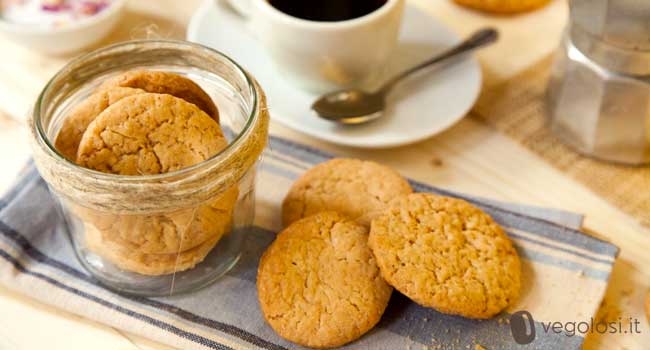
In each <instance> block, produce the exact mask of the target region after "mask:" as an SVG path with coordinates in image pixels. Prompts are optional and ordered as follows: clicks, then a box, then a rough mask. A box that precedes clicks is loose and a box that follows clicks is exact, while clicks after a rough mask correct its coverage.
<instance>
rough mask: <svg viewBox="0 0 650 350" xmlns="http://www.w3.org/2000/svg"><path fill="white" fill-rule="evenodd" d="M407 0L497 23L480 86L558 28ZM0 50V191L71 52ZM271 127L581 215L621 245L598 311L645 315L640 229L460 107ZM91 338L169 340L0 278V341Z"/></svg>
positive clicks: (174, 30) (130, 29)
mask: <svg viewBox="0 0 650 350" xmlns="http://www.w3.org/2000/svg"><path fill="white" fill-rule="evenodd" d="M413 2H414V3H415V4H416V5H417V6H420V7H422V8H424V9H426V10H427V11H430V13H431V14H432V15H433V16H436V17H438V18H440V19H441V20H442V21H444V22H446V23H447V24H448V25H449V26H450V27H452V28H453V29H454V30H456V31H457V32H458V33H460V34H467V33H469V32H471V31H473V30H475V29H477V28H478V27H481V26H484V25H487V24H489V25H493V26H495V27H497V28H499V29H500V30H501V32H502V40H501V41H500V42H499V43H498V44H497V45H495V46H493V47H491V48H488V49H486V50H484V51H482V52H481V53H480V54H479V56H480V59H481V63H482V66H483V70H484V75H485V83H484V85H485V88H490V86H494V85H495V84H498V83H499V82H502V81H504V80H507V79H508V78H510V77H512V76H513V75H515V74H517V73H518V72H520V71H521V70H523V69H525V68H527V67H529V66H531V65H532V64H533V63H535V62H536V61H538V60H539V59H542V58H544V57H546V56H547V55H548V54H550V53H551V52H552V51H553V50H554V48H555V47H556V46H557V43H558V41H559V38H560V36H561V35H562V29H563V27H564V24H565V22H566V18H567V12H568V11H567V6H566V3H565V2H564V1H562V0H555V1H553V2H552V3H551V4H550V5H549V6H547V7H545V8H544V9H542V10H539V11H537V12H535V13H532V14H529V15H523V16H516V17H492V16H484V15H480V14H477V13H474V12H471V11H467V10H465V9H461V8H459V7H457V6H455V5H454V4H452V3H451V2H450V1H449V0H414V1H413ZM199 3H200V0H183V1H173V0H138V1H135V0H132V1H131V2H130V3H129V4H128V11H127V12H126V14H125V15H124V18H123V19H122V23H121V25H119V27H118V29H117V30H116V31H115V32H114V33H113V34H111V36H110V38H109V39H107V40H106V41H105V42H104V44H106V43H110V42H113V41H118V40H125V39H129V38H143V37H165V38H182V37H184V28H185V26H186V24H187V23H188V21H189V19H190V17H191V15H192V13H193V11H194V10H195V9H196V7H197V6H198V5H199ZM215 25H218V23H216V24H215ZM0 52H2V59H1V64H0V140H1V141H0V142H2V147H0V159H2V160H3V166H2V170H1V171H0V191H4V190H6V189H7V188H8V186H10V185H11V183H12V181H13V179H14V177H15V175H16V173H17V171H18V170H19V169H20V168H21V166H22V165H23V164H24V162H25V161H26V160H27V159H28V157H29V153H30V151H29V147H28V144H27V139H26V130H25V128H24V125H23V123H22V121H21V120H23V114H24V113H25V112H26V111H27V109H28V106H29V105H30V104H31V103H32V102H33V101H34V99H35V96H36V94H37V93H38V92H39V91H40V89H41V88H42V87H43V85H44V84H45V82H46V81H47V79H48V78H49V77H50V76H51V75H52V74H54V73H55V72H56V71H57V70H58V69H59V68H60V67H61V66H62V65H63V64H64V63H65V62H66V61H68V60H69V59H70V57H58V58H53V57H47V56H43V55H40V54H38V53H34V52H30V51H29V50H27V49H24V48H22V47H20V46H17V45H15V44H13V43H11V42H9V41H8V40H6V38H3V37H0ZM271 132H272V133H273V134H276V135H282V136H284V137H288V138H291V139H294V140H297V141H299V142H303V143H307V144H312V145H315V146H317V147H321V148H323V149H327V150H330V151H333V152H336V153H338V154H341V155H347V156H353V157H360V158H366V159H373V160H376V161H379V162H382V163H385V164H388V165H390V166H393V167H395V168H396V169H398V170H399V171H400V172H401V173H402V174H404V175H406V176H409V177H412V178H414V179H417V180H420V181H423V182H427V183H430V184H434V185H435V186H439V187H443V188H449V189H453V190H456V191H462V192H466V193H471V194H475V195H480V196H485V197H491V198H495V199H501V200H507V201H513V202H521V203H528V204H533V205H540V206H548V207H556V208H562V209H566V210H571V211H576V212H581V213H584V214H586V221H585V226H586V228H587V229H588V230H589V231H590V232H594V233H595V234H596V235H598V236H600V237H604V238H605V239H608V240H610V241H612V242H614V243H616V244H617V245H618V246H619V247H620V248H621V255H620V258H619V260H618V262H617V264H616V265H615V268H614V273H613V275H612V280H611V284H610V287H609V290H608V293H607V297H606V304H607V306H606V309H605V310H606V311H607V312H609V313H611V314H613V315H614V316H615V318H616V317H618V316H620V317H623V318H627V317H634V318H637V319H640V320H642V319H644V318H645V317H644V316H643V307H642V302H643V296H644V294H645V292H646V291H647V290H648V288H649V286H650V254H648V253H647V251H648V250H649V249H650V230H648V229H647V228H644V227H641V226H640V225H639V224H638V223H637V222H636V221H635V220H634V219H633V218H632V217H630V216H628V215H626V214H625V213H623V212H621V211H620V210H618V209H617V208H615V207H613V206H611V205H610V204H608V203H607V202H605V201H604V200H603V199H601V198H599V197H598V196H596V195H595V194H593V193H592V192H590V191H589V190H588V189H587V188H586V187H584V186H583V185H581V184H579V183H577V182H575V181H573V180H572V179H570V178H569V177H568V176H566V175H564V174H563V173H561V172H559V171H558V170H556V169H554V168H552V167H551V166H549V165H548V164H547V163H545V162H544V161H543V160H541V159H539V158H537V157H536V156H535V155H533V154H532V153H531V152H529V151H528V150H526V149H524V148H522V147H521V146H519V145H518V144H516V143H515V142H513V141H512V140H510V139H508V138H507V137H505V136H503V135H501V134H499V133H497V132H495V131H494V130H492V129H491V128H490V127H489V126H488V125H485V124H484V123H481V122H479V121H478V120H477V119H475V118H471V117H468V118H465V119H463V120H462V121H461V122H459V123H458V124H457V125H455V126H454V127H452V128H451V129H449V130H447V131H445V132H444V133H442V134H440V135H438V136H436V137H434V138H432V139H429V140H427V141H424V142H421V143H418V144H415V145H412V146H408V147H401V148H396V149H391V150H380V151H367V150H366V151H363V150H355V149H352V148H345V147H338V146H334V145H331V144H326V143H323V142H320V141H317V140H314V139H312V138H309V137H306V136H303V135H301V134H299V133H296V132H293V131H291V130H288V129H286V128H284V127H282V126H281V125H279V124H277V123H272V125H271ZM594 176H597V174H594ZM642 190H648V189H642ZM611 314H610V316H611ZM616 315H618V316H616ZM578 321H579V320H578ZM643 324H644V326H643V327H642V328H643V333H642V334H640V335H634V336H630V335H625V334H607V335H602V336H592V335H590V336H588V337H587V341H586V343H585V347H584V348H585V349H604V350H617V349H631V350H635V349H639V350H641V349H648V346H649V345H648V344H650V329H649V328H648V325H647V323H646V322H645V321H643ZM91 348H92V349H93V350H102V349H111V350H128V349H168V348H169V347H167V346H164V345H160V344H156V343H153V342H151V341H148V340H146V339H142V338H139V337H137V336H134V335H130V334H127V333H124V332H121V331H118V330H115V329H112V328H109V327H106V326H103V325H100V324H97V323H95V322H92V321H88V320H85V319H82V318H79V317H77V316H75V315H72V314H69V313H67V312H64V311H61V310H58V309H56V308H54V307H51V306H46V305H43V304H40V303H38V302H35V301H32V300H30V299H28V298H25V297H23V296H21V295H18V294H16V293H14V292H12V291H10V290H9V289H7V288H6V287H2V286H0V350H9V349H11V350H22V349H30V350H31V349H48V350H52V349H65V350H76V349H79V350H81V349H83V350H87V349H91Z"/></svg>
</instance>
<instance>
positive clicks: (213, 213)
mask: <svg viewBox="0 0 650 350" xmlns="http://www.w3.org/2000/svg"><path fill="white" fill-rule="evenodd" d="M238 195H239V191H238V189H237V187H236V186H233V187H232V188H230V189H229V190H227V191H226V192H225V193H224V194H222V195H221V196H219V198H217V199H215V200H212V201H210V202H208V203H206V204H203V205H200V206H198V207H196V208H188V209H182V210H178V211H176V212H173V213H166V214H161V215H119V214H110V213H105V214H104V213H100V212H97V211H94V210H89V209H85V208H80V207H78V206H77V207H75V209H74V211H75V212H76V213H77V215H79V216H80V217H82V218H83V220H84V221H86V222H89V223H91V224H92V225H94V226H95V227H96V228H97V229H98V230H100V231H101V232H102V234H103V238H104V240H106V241H109V242H111V243H113V244H116V245H120V246H121V247H123V248H124V249H125V250H129V251H131V252H132V253H134V254H173V253H177V252H184V251H186V250H189V249H192V248H195V247H197V246H199V245H201V244H203V243H205V242H206V241H208V240H210V239H211V238H215V237H219V238H221V237H223V236H224V235H225V234H227V233H228V232H230V229H231V225H232V216H233V210H234V207H235V203H236V202H237V197H238Z"/></svg>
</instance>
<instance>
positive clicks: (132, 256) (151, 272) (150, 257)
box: [85, 226, 221, 276]
mask: <svg viewBox="0 0 650 350" xmlns="http://www.w3.org/2000/svg"><path fill="white" fill-rule="evenodd" d="M85 237H86V247H88V249H90V251H92V252H94V253H95V254H98V255H99V256H101V257H103V258H105V259H107V260H108V261H110V262H111V263H112V264H113V265H115V266H117V267H119V268H120V269H123V270H126V271H131V272H137V273H139V274H143V275H148V276H159V275H167V274H171V273H174V272H180V271H185V270H189V269H191V268H194V267H195V266H196V265H197V264H199V263H200V262H201V261H203V259H205V257H206V256H207V255H208V254H209V253H210V251H211V250H212V248H214V246H215V245H217V243H218V242H219V240H220V239H221V236H214V237H211V238H210V239H209V240H207V241H205V242H203V243H201V244H200V245H198V246H196V247H194V248H192V249H189V250H186V251H184V252H180V253H176V254H144V253H138V252H134V251H132V250H130V249H128V248H125V247H123V246H121V245H119V244H115V243H114V242H112V241H109V240H106V239H105V238H104V236H103V233H102V232H101V231H99V230H97V229H96V228H94V227H92V226H86V232H85Z"/></svg>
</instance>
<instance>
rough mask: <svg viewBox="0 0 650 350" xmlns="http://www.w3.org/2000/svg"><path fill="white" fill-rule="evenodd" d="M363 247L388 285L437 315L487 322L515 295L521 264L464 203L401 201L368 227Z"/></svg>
mask: <svg viewBox="0 0 650 350" xmlns="http://www.w3.org/2000/svg"><path fill="white" fill-rule="evenodd" d="M368 244H369V245H370V247H371V249H372V251H373V253H374V255H375V257H376V259H377V264H378V265H379V268H380V270H381V273H382V275H383V277H384V278H385V279H386V281H388V283H389V284H391V285H392V286H393V287H395V289H397V290H399V291H400V292H401V293H403V294H404V295H406V296H407V297H409V298H410V299H412V300H413V301H415V302H417V303H418V304H420V305H423V306H426V307H431V308H434V309H436V310H438V311H440V312H443V313H447V314H455V315H461V316H464V317H469V318H479V319H484V318H490V317H493V316H495V315H497V314H498V313H499V312H501V311H502V310H504V309H505V308H506V307H507V306H508V305H509V304H510V303H511V302H513V301H514V300H515V299H516V298H517V296H518V295H519V289H520V284H521V281H520V280H521V263H520V260H519V257H518V255H517V252H516V251H515V249H514V247H513V245H512V242H511V241H510V239H509V238H508V237H507V236H506V234H505V233H504V232H503V230H502V229H501V227H499V225H497V224H496V223H495V222H494V221H493V220H492V218H491V217H490V216H489V215H487V214H485V213H484V212H483V211H481V210H480V209H478V208H476V207H474V206H473V205H471V204H469V203H467V202H465V201H463V200H460V199H455V198H449V197H442V196H437V195H433V194H428V193H415V194H410V195H408V196H404V197H401V198H400V199H398V200H396V201H394V202H393V203H391V205H390V208H389V209H388V210H387V211H386V212H385V213H384V214H383V215H381V216H379V217H378V218H376V219H375V220H373V222H372V224H371V228H370V236H369V241H368Z"/></svg>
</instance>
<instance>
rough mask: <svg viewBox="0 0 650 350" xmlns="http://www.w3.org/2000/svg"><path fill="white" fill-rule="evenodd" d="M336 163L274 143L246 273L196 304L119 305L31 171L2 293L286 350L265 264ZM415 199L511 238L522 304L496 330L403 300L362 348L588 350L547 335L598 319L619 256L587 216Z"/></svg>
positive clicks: (186, 335) (571, 339) (13, 228)
mask: <svg viewBox="0 0 650 350" xmlns="http://www.w3.org/2000/svg"><path fill="white" fill-rule="evenodd" d="M331 157H332V156H331V155H330V154H326V153H324V152H322V151H319V150H315V149H311V148H308V147H305V146H302V145H298V144H295V143H291V142H289V141H287V140H283V139H279V138H275V137H272V138H271V140H270V145H269V147H268V150H267V151H266V152H265V154H264V155H263V158H262V162H261V165H260V168H259V172H258V181H257V182H258V183H257V207H256V211H257V215H256V217H257V218H256V222H255V227H254V228H252V229H250V232H248V236H247V241H246V243H245V245H244V246H245V248H244V249H245V251H244V253H243V256H242V259H241V261H240V262H239V264H238V265H237V266H236V267H235V268H234V269H233V270H232V271H230V272H229V273H228V274H227V275H226V276H225V277H223V278H221V279H220V280H218V281H217V282H215V283H214V284H212V285H211V286H209V287H207V288H204V289H202V290H199V291H197V292H195V293H192V294H186V295H181V296H174V297H167V298H143V297H131V296H122V295H118V294H115V293H113V292H111V291H109V290H107V289H105V288H103V287H102V286H101V285H100V284H98V283H97V282H96V281H95V280H94V279H93V278H92V277H91V276H90V275H89V274H88V273H87V272H86V271H85V270H84V269H83V268H82V267H81V266H80V265H79V263H78V262H77V260H76V258H75V255H74V252H73V251H72V248H71V246H70V242H69V239H68V237H67V236H66V235H65V234H64V230H63V229H62V226H61V225H62V219H61V217H60V216H59V214H58V213H57V209H56V207H55V203H54V200H53V198H52V197H51V196H50V194H49V192H48V190H47V186H46V185H45V183H44V182H43V180H42V179H41V178H40V177H39V176H38V173H37V171H36V170H35V168H34V166H33V164H30V165H28V166H27V168H26V170H25V171H24V172H23V174H22V177H21V180H20V182H19V183H18V184H16V186H15V187H14V188H13V189H12V190H11V191H9V193H8V194H7V195H6V196H5V197H4V199H3V200H2V201H1V202H0V283H2V284H3V285H6V286H7V287H9V288H12V289H14V290H16V291H18V292H20V293H23V294H25V295H28V296H30V297H32V298H35V299H37V300H40V301H41V302H44V303H47V304H51V305H54V306H56V307H59V308H62V309H65V310H67V311H70V312H73V313H76V314H78V315H81V316H84V317H87V318H89V319H93V320H96V321H99V322H102V323H105V324H107V325H110V326H113V327H116V328H119V329H122V330H125V331H128V332H131V333H135V334H139V335H142V336H144V337H148V338H151V339H154V340H156V341H159V342H162V343H165V344H169V345H172V346H176V347H178V348H181V349H286V348H296V345H295V344H291V343H289V342H287V341H284V340H283V339H281V338H280V337H279V336H277V335H276V334H275V333H274V332H273V330H271V328H270V327H269V326H268V325H267V324H266V323H265V321H264V319H263V317H262V314H261V312H260V309H259V305H258V302H257V295H256V288H255V278H256V272H257V264H258V259H259V257H260V255H261V254H262V252H263V251H264V249H265V247H266V246H267V245H269V244H270V243H271V241H272V240H273V238H274V233H275V232H277V231H278V230H279V229H280V228H281V223H280V203H281V201H282V198H283V197H284V195H285V193H286V191H287V190H288V188H289V186H290V185H291V183H292V182H293V181H294V180H295V179H296V178H297V177H298V176H299V175H300V174H301V173H303V172H304V171H305V170H306V169H308V168H310V167H311V166H313V165H314V164H316V163H319V162H322V161H325V160H327V159H329V158H331ZM412 185H413V186H414V188H415V189H416V190H417V191H427V192H435V193H441V194H445V195H451V196H456V197H462V198H465V199H467V200H470V201H472V202H473V203H474V204H475V205H477V206H479V207H481V208H482V209H483V210H485V211H486V212H488V213H489V214H490V215H491V216H492V217H493V218H494V219H495V220H496V221H497V222H499V223H500V224H501V225H502V226H503V227H504V228H505V229H506V230H507V232H508V234H509V235H510V237H512V239H513V240H514V242H515V245H516V247H517V249H518V251H519V253H520V255H521V257H522V261H523V291H522V296H521V298H520V299H519V300H518V302H517V303H516V305H513V306H512V307H511V308H510V309H508V310H507V312H506V313H504V314H503V315H501V316H499V317H496V318H495V319H492V320H484V321H478V320H469V319H464V318H461V317H455V316H448V315H443V314H440V313H438V312H436V311H434V310H431V309H426V308H423V307H420V306H418V305H416V304H415V303H413V302H411V301H410V300H408V299H407V298H406V297H404V296H402V295H400V294H399V293H397V292H395V293H394V294H393V297H392V299H391V301H390V304H389V306H388V308H387V310H386V313H385V315H384V317H383V318H382V320H381V322H380V324H379V325H378V326H377V327H375V329H373V330H372V331H370V332H369V333H368V334H367V335H365V336H364V337H362V338H361V339H359V340H358V341H356V342H354V343H352V344H350V345H349V346H348V347H347V348H354V349H373V350H375V349H471V350H475V349H488V350H489V349H517V350H518V349H549V350H551V349H563V350H567V349H579V348H580V346H581V344H582V342H583V340H584V339H583V337H581V336H580V334H576V335H573V336H570V334H556V333H553V332H545V331H544V328H545V327H544V324H547V322H579V321H584V320H586V321H588V320H589V318H590V317H592V316H593V315H594V313H595V311H596V310H597V308H598V305H599V303H600V301H601V299H602V297H603V294H604V291H605V288H606V286H607V281H608V279H609V275H610V272H611V269H612V264H613V263H614V260H615V258H616V255H617V252H618V249H617V248H616V247H615V246H613V245H611V244H609V243H606V242H602V241H600V240H597V239H595V238H592V237H589V236H587V235H584V234H582V233H581V232H579V231H578V229H579V227H580V225H581V221H582V218H581V216H579V215H576V214H571V213H566V212H562V211H557V210H549V209H541V208H533V207H528V206H521V205H511V204H504V203H499V202H495V201H491V200H485V199H481V198H473V197H467V196H464V195H460V194H456V193H451V192H447V191H443V190H440V189H435V188H432V187H429V186H427V185H424V184H421V183H416V182H412ZM520 310H525V311H528V312H529V313H530V315H532V316H533V318H534V320H535V323H534V325H535V327H534V329H535V331H536V339H535V340H534V341H533V342H532V343H530V344H528V345H518V344H517V343H516V342H515V340H514V338H513V336H512V334H511V325H510V323H509V322H508V315H510V314H512V313H514V312H517V311H520Z"/></svg>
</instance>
